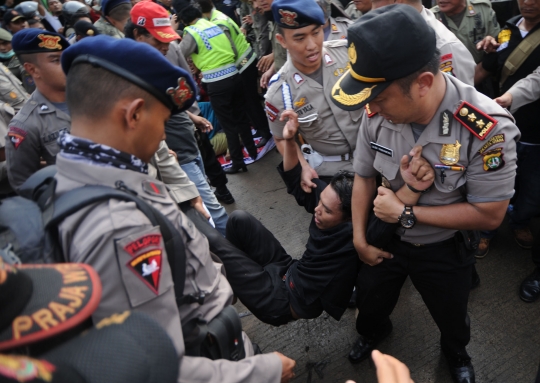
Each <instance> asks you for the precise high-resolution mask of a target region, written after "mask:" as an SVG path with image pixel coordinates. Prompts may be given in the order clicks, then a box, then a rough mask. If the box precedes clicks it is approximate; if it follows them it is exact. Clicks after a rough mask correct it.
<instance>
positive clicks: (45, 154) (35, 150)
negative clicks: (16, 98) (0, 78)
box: [6, 90, 71, 189]
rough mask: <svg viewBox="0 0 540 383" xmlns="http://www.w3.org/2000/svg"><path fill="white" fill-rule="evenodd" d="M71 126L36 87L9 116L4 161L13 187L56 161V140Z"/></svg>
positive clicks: (57, 148)
mask: <svg viewBox="0 0 540 383" xmlns="http://www.w3.org/2000/svg"><path fill="white" fill-rule="evenodd" d="M70 130H71V118H70V116H68V115H67V114H66V113H64V112H63V111H61V110H59V109H57V108H55V106H54V105H53V103H51V102H50V101H49V100H47V99H46V98H45V97H44V96H43V95H42V94H41V93H40V92H39V91H38V90H36V91H35V92H34V93H32V95H31V96H30V99H29V100H28V102H27V103H26V104H25V105H24V106H23V108H22V109H21V110H20V112H19V113H17V115H16V116H15V117H14V118H13V120H11V123H10V124H9V131H8V135H7V141H10V142H9V143H8V144H7V145H6V161H7V170H8V177H9V182H10V184H11V186H12V187H13V188H14V189H17V188H18V187H19V186H21V185H22V184H23V183H24V181H26V179H27V178H28V177H30V176H31V175H32V174H34V173H35V172H36V171H38V170H39V169H40V160H41V159H43V160H44V161H45V162H46V163H47V165H52V164H54V163H55V162H56V154H57V153H58V151H59V147H58V143H57V142H56V140H57V139H58V137H59V136H60V134H62V133H64V132H69V131H70Z"/></svg>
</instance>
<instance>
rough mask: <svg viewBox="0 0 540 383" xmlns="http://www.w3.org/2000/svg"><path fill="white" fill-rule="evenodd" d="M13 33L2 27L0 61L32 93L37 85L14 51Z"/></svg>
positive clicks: (0, 30)
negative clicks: (12, 44) (12, 43)
mask: <svg viewBox="0 0 540 383" xmlns="http://www.w3.org/2000/svg"><path fill="white" fill-rule="evenodd" d="M12 38H13V36H12V35H11V33H9V32H8V31H6V30H5V29H3V28H0V63H2V64H3V65H5V66H6V67H8V68H9V70H10V71H11V73H13V74H14V75H15V77H17V78H18V79H19V80H20V82H22V85H23V87H24V89H25V90H26V92H27V93H32V92H33V91H34V90H36V85H35V84H34V80H32V77H31V76H30V75H29V74H28V73H27V72H26V71H25V70H24V68H23V66H22V64H21V62H20V61H19V58H18V57H17V55H16V54H15V52H14V51H13V47H12V46H11V39H12Z"/></svg>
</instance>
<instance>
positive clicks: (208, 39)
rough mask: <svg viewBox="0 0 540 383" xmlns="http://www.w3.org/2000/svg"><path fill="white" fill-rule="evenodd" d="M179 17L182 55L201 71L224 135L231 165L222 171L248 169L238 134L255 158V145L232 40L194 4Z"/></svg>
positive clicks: (229, 171) (183, 10) (230, 172)
mask: <svg viewBox="0 0 540 383" xmlns="http://www.w3.org/2000/svg"><path fill="white" fill-rule="evenodd" d="M180 19H181V20H182V21H183V22H184V24H185V25H186V28H184V38H183V40H182V42H181V43H180V49H181V50H182V53H183V54H184V56H185V57H188V56H191V58H192V60H193V63H194V64H195V66H196V67H197V68H199V70H200V71H201V72H202V76H203V79H202V82H203V83H204V84H205V86H206V87H207V89H208V95H209V96H210V103H211V105H212V108H213V109H214V113H215V114H216V116H217V118H218V120H219V123H220V124H221V126H222V127H223V131H224V132H225V135H226V136H227V143H228V146H229V151H230V153H231V160H232V166H231V167H230V168H228V169H226V170H225V172H226V173H228V174H234V173H238V172H239V171H240V170H243V171H247V167H246V165H245V164H244V155H243V153H242V146H241V144H240V140H239V138H238V135H240V136H241V137H242V141H243V144H244V146H245V147H246V149H247V151H248V153H249V155H250V156H251V158H253V159H254V160H255V159H257V148H256V147H255V143H254V142H253V137H252V135H251V128H250V125H249V120H248V117H247V114H246V111H245V108H244V104H245V101H244V100H245V98H244V95H243V85H242V79H241V78H240V76H239V74H238V69H237V67H236V65H235V61H236V58H235V56H236V55H235V53H234V51H233V49H232V47H231V43H230V41H229V39H228V38H227V36H226V34H225V33H224V32H223V31H222V30H221V29H220V28H219V27H218V26H217V25H216V24H214V23H211V22H210V21H208V20H206V19H204V18H203V17H202V13H201V11H199V10H198V9H197V8H195V7H193V6H188V7H186V8H184V9H182V10H181V11H180Z"/></svg>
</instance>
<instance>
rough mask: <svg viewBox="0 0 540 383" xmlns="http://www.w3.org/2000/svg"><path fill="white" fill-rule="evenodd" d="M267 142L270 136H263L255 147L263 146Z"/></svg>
mask: <svg viewBox="0 0 540 383" xmlns="http://www.w3.org/2000/svg"><path fill="white" fill-rule="evenodd" d="M267 142H268V137H263V138H261V140H260V141H259V143H258V144H257V145H255V147H256V148H262V147H263V146H264V145H266V143H267Z"/></svg>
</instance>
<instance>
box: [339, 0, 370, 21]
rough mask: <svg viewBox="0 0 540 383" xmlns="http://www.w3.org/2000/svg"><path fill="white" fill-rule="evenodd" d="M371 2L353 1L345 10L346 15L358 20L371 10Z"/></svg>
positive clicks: (367, 0) (368, 0) (365, 0)
mask: <svg viewBox="0 0 540 383" xmlns="http://www.w3.org/2000/svg"><path fill="white" fill-rule="evenodd" d="M371 6H372V4H371V0H353V1H351V2H350V3H349V4H348V5H347V7H346V8H345V13H346V14H347V15H349V17H350V18H351V19H353V20H357V19H359V18H360V17H362V15H365V14H366V13H368V12H369V11H370V10H371Z"/></svg>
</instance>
